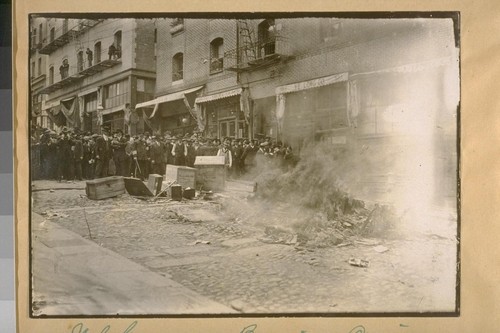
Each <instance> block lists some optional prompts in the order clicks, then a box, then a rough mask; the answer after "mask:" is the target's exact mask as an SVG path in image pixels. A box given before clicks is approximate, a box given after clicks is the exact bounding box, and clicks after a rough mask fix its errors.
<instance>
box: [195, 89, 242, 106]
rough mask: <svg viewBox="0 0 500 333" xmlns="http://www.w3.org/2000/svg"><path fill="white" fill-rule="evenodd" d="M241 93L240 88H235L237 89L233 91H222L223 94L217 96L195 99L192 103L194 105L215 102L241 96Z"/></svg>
mask: <svg viewBox="0 0 500 333" xmlns="http://www.w3.org/2000/svg"><path fill="white" fill-rule="evenodd" d="M242 91H243V89H242V88H237V89H233V90H229V91H224V92H221V93H219V94H213V95H208V96H203V97H198V98H196V100H195V101H194V102H195V103H196V104H200V103H207V102H212V101H216V100H218V99H223V98H228V97H232V96H237V95H241V92H242Z"/></svg>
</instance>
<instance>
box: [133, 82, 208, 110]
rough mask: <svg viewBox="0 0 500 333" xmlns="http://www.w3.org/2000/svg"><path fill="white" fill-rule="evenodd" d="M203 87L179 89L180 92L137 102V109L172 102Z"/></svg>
mask: <svg viewBox="0 0 500 333" xmlns="http://www.w3.org/2000/svg"><path fill="white" fill-rule="evenodd" d="M201 88H203V86H199V87H196V88H191V89H188V90H183V91H179V92H176V93H173V94H168V95H163V96H160V97H157V98H155V99H153V100H150V101H147V102H143V103H139V104H136V105H135V108H136V109H139V108H148V107H149V108H154V107H155V106H156V105H157V104H161V103H168V102H172V101H177V100H180V99H183V98H184V95H185V94H190V93H192V92H195V91H197V90H200V89H201Z"/></svg>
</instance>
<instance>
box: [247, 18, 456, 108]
mask: <svg viewBox="0 0 500 333" xmlns="http://www.w3.org/2000/svg"><path fill="white" fill-rule="evenodd" d="M278 22H279V23H281V24H282V34H283V36H285V37H286V38H287V39H288V40H289V41H290V43H292V49H293V50H294V51H293V52H292V53H293V55H294V56H295V59H293V60H291V61H289V62H287V63H285V64H282V65H280V66H278V68H277V70H276V69H275V68H268V69H263V70H258V71H255V72H251V73H249V74H242V79H241V80H242V82H243V83H247V84H249V85H250V88H251V95H252V98H255V99H258V98H263V97H268V96H271V95H273V94H274V88H275V87H276V86H280V85H286V84H290V83H295V82H301V81H306V80H310V79H314V78H319V77H323V76H328V75H333V74H337V73H342V72H348V73H349V74H350V75H351V74H357V73H365V72H371V71H377V70H381V69H384V68H391V67H396V66H401V65H405V64H412V63H419V62H425V61H428V60H433V59H436V58H439V57H447V56H451V55H453V52H454V49H455V47H454V45H453V44H452V42H453V39H452V38H450V36H451V37H452V36H453V30H452V22H451V20H450V21H449V22H447V23H445V22H443V21H432V20H422V21H420V20H419V23H418V24H417V23H410V22H407V23H404V24H403V22H400V23H399V24H397V25H396V24H393V26H392V27H388V26H386V24H384V25H383V26H382V28H383V29H380V31H376V32H377V34H375V33H374V32H373V30H374V29H373V26H371V27H370V25H369V23H365V24H364V25H363V24H362V25H360V26H357V28H356V30H353V29H354V27H353V26H351V25H353V24H355V23H354V22H349V23H348V24H346V27H344V29H343V30H344V31H347V32H344V33H345V36H343V39H344V40H346V41H343V40H339V41H337V42H333V44H331V43H320V44H318V43H317V41H318V40H319V29H318V22H317V21H314V20H310V19H309V20H306V21H302V20H299V21H298V22H299V23H298V24H295V21H293V20H291V19H288V20H280V21H278V20H277V24H278ZM387 24H388V23H387ZM355 26H356V25H355ZM351 31H353V34H354V37H353V38H350V37H349V33H350V32H351ZM367 33H368V37H370V38H368V37H367V35H366V34H367ZM347 41H349V43H347ZM300 51H303V52H300Z"/></svg>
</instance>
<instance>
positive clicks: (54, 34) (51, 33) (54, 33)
mask: <svg viewBox="0 0 500 333" xmlns="http://www.w3.org/2000/svg"><path fill="white" fill-rule="evenodd" d="M55 37H56V29H55V28H51V29H50V41H51V42H53V41H54V39H55Z"/></svg>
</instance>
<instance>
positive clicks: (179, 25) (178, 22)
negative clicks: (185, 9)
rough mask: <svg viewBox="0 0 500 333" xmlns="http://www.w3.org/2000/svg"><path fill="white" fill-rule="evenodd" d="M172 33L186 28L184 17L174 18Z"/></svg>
mask: <svg viewBox="0 0 500 333" xmlns="http://www.w3.org/2000/svg"><path fill="white" fill-rule="evenodd" d="M170 27H171V28H170V34H172V35H173V34H176V33H178V32H180V31H182V30H184V19H183V18H174V19H172V22H171V23H170Z"/></svg>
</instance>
